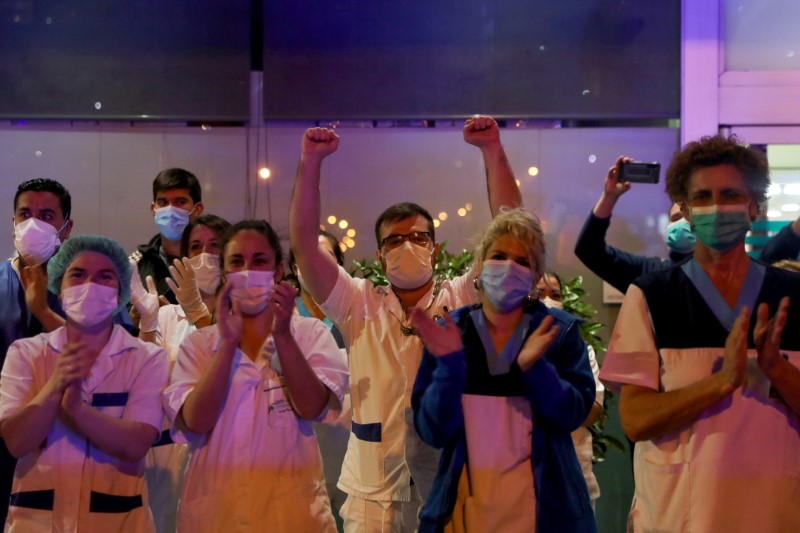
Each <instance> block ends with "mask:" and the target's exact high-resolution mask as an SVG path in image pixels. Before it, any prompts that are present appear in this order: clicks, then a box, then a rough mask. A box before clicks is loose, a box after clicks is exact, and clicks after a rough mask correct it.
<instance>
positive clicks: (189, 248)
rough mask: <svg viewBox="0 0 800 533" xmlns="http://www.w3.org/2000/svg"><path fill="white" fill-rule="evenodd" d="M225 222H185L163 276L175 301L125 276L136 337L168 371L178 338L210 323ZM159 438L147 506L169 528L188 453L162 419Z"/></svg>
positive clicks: (149, 469)
mask: <svg viewBox="0 0 800 533" xmlns="http://www.w3.org/2000/svg"><path fill="white" fill-rule="evenodd" d="M230 226H231V225H230V223H229V222H228V221H227V220H225V219H223V218H221V217H218V216H216V215H201V216H199V217H197V218H194V219H192V220H190V221H189V224H188V225H187V226H186V228H184V230H183V235H182V236H181V252H180V254H181V259H180V260H178V259H175V260H174V262H173V264H172V265H171V266H170V273H171V274H172V277H171V278H167V283H168V284H169V285H170V288H171V289H172V291H173V293H174V294H175V297H176V298H177V300H178V303H177V304H169V305H160V301H159V296H158V293H157V292H156V289H155V285H154V284H153V283H152V278H151V277H149V276H148V278H147V280H146V284H147V285H148V288H149V290H145V288H144V287H143V285H142V282H141V280H140V279H139V276H133V277H132V278H131V301H132V303H133V305H134V307H136V309H137V311H138V312H139V316H140V321H139V338H140V339H142V340H145V341H150V342H154V343H155V344H157V345H159V346H161V347H162V348H164V350H165V352H166V356H167V358H168V360H169V365H170V372H171V370H172V366H173V365H174V364H175V359H176V358H177V356H178V349H179V347H180V344H181V342H183V340H184V339H185V338H186V337H188V336H189V334H190V333H192V332H193V331H195V330H197V329H200V328H203V327H206V326H208V325H211V324H212V322H213V315H214V311H215V303H216V296H217V289H218V287H219V283H220V275H221V272H220V266H219V254H220V250H221V247H222V240H223V238H224V236H225V233H226V232H227V231H228V229H229V228H230ZM165 428H167V430H165V431H164V432H162V438H161V439H159V441H158V442H157V443H156V444H155V445H153V447H152V448H150V451H149V452H148V453H147V466H146V469H145V479H146V480H147V491H148V493H149V494H150V510H151V511H152V512H153V518H154V520H155V523H156V529H157V530H158V531H175V528H176V521H177V510H178V500H179V498H180V494H181V490H182V487H183V470H184V468H185V466H186V460H187V459H188V457H189V454H188V447H187V446H186V444H181V443H174V442H172V439H171V438H170V436H169V431H168V428H169V424H168V423H166V425H165Z"/></svg>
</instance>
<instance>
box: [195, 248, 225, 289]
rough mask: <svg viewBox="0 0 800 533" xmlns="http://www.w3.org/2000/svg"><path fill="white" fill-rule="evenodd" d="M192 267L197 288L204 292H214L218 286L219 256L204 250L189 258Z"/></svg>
mask: <svg viewBox="0 0 800 533" xmlns="http://www.w3.org/2000/svg"><path fill="white" fill-rule="evenodd" d="M189 263H190V264H191V265H192V268H193V269H194V279H195V281H196V282H197V288H198V289H200V290H201V291H203V292H204V293H206V294H214V293H215V292H217V287H219V278H220V270H219V256H218V255H214V254H207V253H205V252H203V253H201V254H199V255H196V256H194V257H190V258H189Z"/></svg>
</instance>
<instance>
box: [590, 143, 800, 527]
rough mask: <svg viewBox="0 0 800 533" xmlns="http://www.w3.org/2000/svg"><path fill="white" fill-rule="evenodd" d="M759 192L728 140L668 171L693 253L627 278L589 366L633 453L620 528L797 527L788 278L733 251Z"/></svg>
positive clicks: (740, 148) (759, 158)
mask: <svg viewBox="0 0 800 533" xmlns="http://www.w3.org/2000/svg"><path fill="white" fill-rule="evenodd" d="M769 184H770V179H769V167H768V164H767V157H766V154H765V153H763V152H762V151H760V150H758V149H756V148H753V147H749V146H746V145H744V144H741V143H740V142H739V140H738V139H737V138H736V137H735V136H730V137H724V136H722V135H715V136H712V137H703V138H702V139H700V140H698V141H693V142H690V143H688V144H686V145H685V146H684V147H683V148H682V149H681V151H680V152H678V153H676V154H675V156H674V157H673V159H672V162H671V163H670V165H669V168H668V169H667V173H666V185H667V193H668V194H669V195H670V198H671V199H672V200H673V201H674V202H677V203H679V204H680V205H681V210H682V211H683V214H684V216H685V217H686V219H687V220H688V221H689V223H690V224H691V225H692V230H693V231H694V234H695V235H696V236H697V243H696V246H695V251H694V256H693V257H692V259H690V260H687V261H684V262H682V263H679V264H677V265H675V266H673V267H670V268H668V269H664V270H660V271H656V272H652V273H650V274H647V275H645V276H642V277H640V278H638V279H637V280H636V281H634V282H633V284H632V285H631V286H630V288H629V289H628V292H627V293H626V294H625V299H624V301H623V302H622V307H621V308H620V311H619V316H618V318H617V321H616V325H615V327H614V332H613V334H612V336H611V342H610V345H609V348H608V352H607V354H606V356H605V359H604V361H603V367H602V368H601V369H600V379H601V380H602V381H603V383H604V384H605V386H606V387H607V388H608V389H610V390H612V391H613V392H614V393H615V394H619V415H620V422H621V424H622V429H623V430H624V431H625V433H626V434H627V436H628V438H630V439H631V440H632V441H634V442H635V443H636V447H635V450H634V459H633V466H634V480H635V493H634V502H633V505H632V507H631V510H630V514H629V516H628V526H629V529H631V530H634V531H663V532H665V533H666V532H676V533H677V532H683V531H687V530H691V531H725V532H732V533H738V532H742V533H743V532H751V531H772V532H787V533H788V532H794V531H800V508H798V507H797V505H795V499H794V497H793V495H795V494H799V493H800V477H798V476H797V472H798V471H800V433H799V428H800V368H798V367H800V327H798V326H800V301H798V295H800V274H798V273H796V272H790V271H786V270H782V269H779V268H776V267H774V266H771V265H767V264H764V263H762V262H760V261H758V260H756V259H753V258H751V257H750V256H749V255H748V254H747V251H746V249H745V236H746V235H747V232H748V231H749V229H750V224H751V222H752V221H753V220H754V219H755V218H756V217H757V216H758V215H759V214H763V213H764V212H765V211H766V207H767V190H768V188H769Z"/></svg>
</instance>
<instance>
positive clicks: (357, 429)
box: [353, 420, 381, 442]
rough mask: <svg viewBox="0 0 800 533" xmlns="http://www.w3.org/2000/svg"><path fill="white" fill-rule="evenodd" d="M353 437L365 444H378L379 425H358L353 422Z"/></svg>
mask: <svg viewBox="0 0 800 533" xmlns="http://www.w3.org/2000/svg"><path fill="white" fill-rule="evenodd" d="M353 435H355V436H356V437H357V438H358V439H359V440H364V441H367V442H380V441H381V423H380V422H375V423H372V424H359V423H358V422H356V421H355V420H354V421H353Z"/></svg>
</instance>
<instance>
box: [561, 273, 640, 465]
mask: <svg viewBox="0 0 800 533" xmlns="http://www.w3.org/2000/svg"><path fill="white" fill-rule="evenodd" d="M582 285H583V277H582V276H576V277H574V278H572V279H571V280H569V281H567V282H564V281H562V282H561V302H562V303H563V304H564V311H566V312H567V313H569V314H571V315H573V316H576V317H578V318H580V319H581V324H580V332H581V337H582V338H583V340H584V342H586V344H588V345H589V346H591V347H592V348H593V349H594V353H595V355H599V354H600V352H604V351H605V349H606V348H605V345H604V344H603V339H601V338H600V335H599V334H598V333H599V331H600V330H601V329H603V327H605V326H603V324H601V323H600V322H597V321H596V320H595V316H596V315H597V309H595V308H594V306H593V305H592V304H590V303H588V302H587V301H586V291H585V290H584V289H583V287H582ZM613 401H614V395H613V394H612V393H611V391H609V390H607V389H606V391H605V394H604V396H603V412H602V413H600V417H599V418H598V419H597V421H596V422H595V423H594V424H593V425H592V427H590V428H589V431H590V432H591V433H592V448H593V449H592V452H593V457H592V460H593V461H594V462H595V463H600V462H602V461H604V460H605V458H606V452H607V451H608V449H609V448H612V449H614V450H617V451H620V452H623V453H624V452H625V446H624V445H623V444H622V442H620V440H619V439H617V438H615V437H612V436H611V435H608V434H606V433H605V425H606V421H607V420H608V409H609V407H610V406H611V405H612V403H613Z"/></svg>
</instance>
